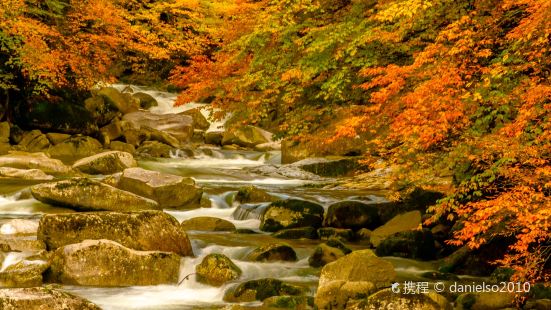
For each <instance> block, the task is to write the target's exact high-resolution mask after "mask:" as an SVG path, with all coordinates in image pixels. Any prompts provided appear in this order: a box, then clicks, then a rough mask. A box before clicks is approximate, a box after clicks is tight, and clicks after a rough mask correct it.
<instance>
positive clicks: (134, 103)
mask: <svg viewBox="0 0 551 310" xmlns="http://www.w3.org/2000/svg"><path fill="white" fill-rule="evenodd" d="M97 95H98V96H101V97H102V98H103V100H105V103H106V104H108V105H110V106H112V107H115V108H116V109H117V110H118V111H120V112H121V113H122V114H126V113H130V112H134V111H137V110H138V108H139V101H138V100H137V99H135V98H134V97H132V95H131V94H128V93H121V92H120V91H119V90H118V89H116V88H114V87H105V88H102V89H100V90H99V91H98V92H97Z"/></svg>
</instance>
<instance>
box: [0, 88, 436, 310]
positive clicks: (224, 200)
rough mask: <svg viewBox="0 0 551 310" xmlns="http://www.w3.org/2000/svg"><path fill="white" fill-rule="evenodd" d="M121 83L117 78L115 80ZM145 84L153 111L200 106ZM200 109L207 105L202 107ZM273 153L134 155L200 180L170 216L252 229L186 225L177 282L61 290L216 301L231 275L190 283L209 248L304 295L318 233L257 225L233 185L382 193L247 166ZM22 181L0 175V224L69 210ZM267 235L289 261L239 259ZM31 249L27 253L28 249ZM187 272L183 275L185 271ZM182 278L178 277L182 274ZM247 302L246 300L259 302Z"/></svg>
mask: <svg viewBox="0 0 551 310" xmlns="http://www.w3.org/2000/svg"><path fill="white" fill-rule="evenodd" d="M117 87H120V88H123V87H125V86H124V85H117ZM134 89H135V90H140V91H145V92H147V93H149V94H151V95H153V96H154V97H155V98H156V99H157V100H158V102H159V106H157V107H154V108H152V111H154V112H156V113H170V112H179V111H183V110H185V109H189V108H193V107H197V106H200V105H199V104H190V105H189V106H184V107H178V108H172V102H173V101H174V99H175V96H174V95H173V94H169V93H163V92H158V91H151V90H149V91H148V90H145V89H138V88H136V87H134ZM204 113H207V112H204ZM222 123H223V122H219V123H214V124H212V125H211V130H213V129H216V128H217V127H219V126H220V125H221V124H222ZM280 162H281V154H280V152H278V151H270V152H255V151H229V150H222V149H220V148H214V147H213V148H208V149H207V148H205V149H203V150H201V149H199V150H198V151H197V154H196V156H194V158H183V157H180V156H179V154H173V156H172V158H169V159H158V160H139V162H138V164H139V166H141V167H142V168H145V169H150V170H156V171H161V172H166V173H171V174H176V175H180V176H186V177H191V178H193V179H194V180H195V181H196V183H197V184H198V185H200V186H202V187H203V189H204V192H205V194H204V195H206V197H207V198H208V199H209V200H210V201H211V205H212V207H211V208H199V209H194V210H186V211H174V210H166V212H167V213H169V214H171V215H172V216H174V217H175V218H176V219H178V221H180V222H182V221H183V220H186V219H189V218H193V217H197V216H212V217H218V218H223V219H226V220H228V221H231V222H232V223H234V224H235V226H236V227H237V228H238V229H251V230H254V231H256V232H257V233H256V234H239V233H228V232H204V231H188V235H189V237H190V240H191V242H192V246H193V251H194V253H195V256H196V257H194V258H191V257H185V258H182V260H181V268H180V280H181V284H180V285H159V286H145V287H121V288H99V287H97V288H96V287H76V286H62V288H63V289H64V290H66V291H69V292H72V293H74V294H77V295H79V296H82V297H84V298H86V299H89V300H90V301H92V302H94V303H96V304H97V305H99V306H100V307H102V308H103V309H108V310H109V309H204V308H209V309H212V308H222V307H224V306H225V305H226V304H225V302H224V301H223V296H224V292H225V291H226V290H227V289H228V287H230V286H234V285H236V284H237V282H232V283H228V284H226V285H224V286H222V287H219V288H218V287H211V286H207V285H203V284H200V283H198V282H197V281H196V280H195V276H193V275H192V274H193V273H194V272H195V266H196V265H197V264H199V263H200V262H201V260H202V259H203V257H205V256H206V255H208V254H210V253H222V254H225V255H227V256H228V257H229V258H231V259H232V260H233V261H234V262H235V264H236V265H237V266H239V267H240V268H241V270H242V271H243V275H242V277H241V278H240V279H239V280H238V282H243V281H247V280H252V279H259V278H278V279H281V280H284V281H287V282H290V283H293V284H297V285H301V286H303V287H306V288H308V289H309V292H310V295H312V296H313V295H314V294H315V290H316V286H317V281H318V276H319V271H320V269H319V268H312V267H310V266H309V265H308V257H309V256H310V255H311V254H312V252H313V250H314V248H315V246H316V245H317V244H319V243H321V242H322V241H320V240H282V239H276V238H274V237H272V236H270V234H268V233H264V232H260V231H259V229H258V228H259V224H260V215H261V210H262V208H263V207H264V206H263V205H262V204H260V205H258V204H257V205H247V204H245V205H240V204H239V203H238V202H236V201H234V196H235V194H236V192H237V190H238V188H240V187H242V186H247V185H255V186H257V187H259V188H261V189H263V190H265V191H267V192H268V193H270V194H272V195H274V196H278V197H281V198H291V197H297V198H300V199H306V200H310V201H314V202H317V203H319V204H321V205H322V206H324V207H325V208H327V207H328V206H329V205H330V204H332V203H335V202H338V201H342V200H363V201H368V202H371V203H376V202H381V201H385V199H384V198H383V197H382V193H377V192H370V191H359V190H340V189H324V188H323V187H320V186H312V185H311V183H313V181H308V180H301V179H296V178H283V177H281V178H273V177H263V176H260V175H252V174H250V173H249V172H248V169H250V168H254V167H261V166H264V165H278V164H280ZM30 185H32V184H30V183H24V182H9V183H7V182H4V183H1V185H0V195H1V196H0V225H2V224H4V223H6V222H7V221H8V220H10V219H18V218H19V219H31V220H33V221H35V222H36V223H38V221H39V219H40V217H41V215H42V214H46V213H61V212H73V211H71V210H68V209H63V208H55V207H51V206H48V205H45V204H42V203H40V202H38V201H36V200H34V199H33V198H29V196H27V195H26V194H25V190H26V188H28V187H29V186H30ZM10 229H11V228H10V227H7V226H5V225H4V226H1V228H0V234H4V235H9V234H10V233H12V232H13V231H11V230H10ZM18 238H28V239H36V236H35V235H24V236H22V237H19V236H18ZM273 242H286V243H288V244H289V245H291V246H292V247H293V248H294V249H295V251H296V252H297V256H298V260H297V261H296V262H293V263H290V262H275V263H273V262H269V263H254V262H248V261H245V257H246V256H247V254H248V253H249V252H250V251H252V250H253V249H254V248H256V247H258V246H260V245H264V244H269V243H273ZM347 246H349V247H350V248H352V249H361V248H365V245H361V244H354V243H347ZM31 254H32V253H31ZM28 255H30V254H29V253H15V252H12V253H9V254H7V257H6V258H5V259H4V264H3V265H2V267H1V268H2V269H5V268H6V266H7V265H10V264H14V263H16V262H18V261H20V260H22V259H23V258H24V257H25V256H28ZM384 259H386V260H388V261H390V262H391V263H392V264H393V265H394V266H395V268H396V271H397V273H398V278H399V279H398V280H399V281H400V280H405V279H408V280H416V279H420V276H419V275H420V274H421V273H423V272H425V271H430V270H434V269H435V268H436V267H435V264H434V263H433V262H418V261H414V260H408V259H403V258H395V257H386V258H384ZM188 275H191V276H189V277H187V276H188ZM186 277H187V278H188V279H185V278H186ZM260 304H261V303H252V304H248V305H260Z"/></svg>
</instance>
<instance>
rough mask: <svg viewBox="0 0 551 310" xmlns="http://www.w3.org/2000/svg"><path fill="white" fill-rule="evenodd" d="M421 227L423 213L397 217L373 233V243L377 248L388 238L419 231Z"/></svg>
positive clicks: (416, 212) (411, 212)
mask: <svg viewBox="0 0 551 310" xmlns="http://www.w3.org/2000/svg"><path fill="white" fill-rule="evenodd" d="M420 225H421V212H419V211H410V212H407V213H403V214H400V215H397V216H395V217H394V218H392V219H391V220H390V221H388V222H387V223H386V224H384V225H383V226H380V227H378V228H377V229H375V230H373V232H372V233H371V243H372V244H373V245H374V246H375V247H377V246H378V245H379V244H380V243H381V241H383V240H384V239H386V238H387V237H389V236H391V235H393V234H395V233H399V232H403V231H409V230H414V229H417V228H419V227H420Z"/></svg>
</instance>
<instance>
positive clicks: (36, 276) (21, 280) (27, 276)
mask: <svg viewBox="0 0 551 310" xmlns="http://www.w3.org/2000/svg"><path fill="white" fill-rule="evenodd" d="M49 266H50V264H49V263H48V262H46V261H40V260H38V261H28V260H23V261H20V262H19V263H17V264H14V265H10V266H8V267H7V268H6V269H5V270H4V271H1V272H0V286H1V287H33V286H40V285H42V274H43V273H44V271H46V269H48V267H49ZM0 305H1V303H0Z"/></svg>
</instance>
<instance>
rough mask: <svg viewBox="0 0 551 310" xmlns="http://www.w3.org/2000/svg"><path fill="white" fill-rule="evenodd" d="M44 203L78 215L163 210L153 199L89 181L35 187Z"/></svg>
mask: <svg viewBox="0 0 551 310" xmlns="http://www.w3.org/2000/svg"><path fill="white" fill-rule="evenodd" d="M31 193H32V195H33V197H34V198H35V199H36V200H38V201H41V202H44V203H47V204H51V205H55V206H61V207H67V208H71V209H74V210H77V211H141V210H158V209H160V208H161V207H160V206H159V204H158V203H157V202H155V201H153V200H151V199H147V198H144V197H140V196H138V195H136V194H133V193H131V192H127V191H124V190H120V189H118V188H115V187H112V186H109V185H107V184H104V183H101V182H98V181H94V180H91V179H87V178H72V179H68V180H62V181H57V182H52V183H44V184H38V185H34V186H32V187H31Z"/></svg>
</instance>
